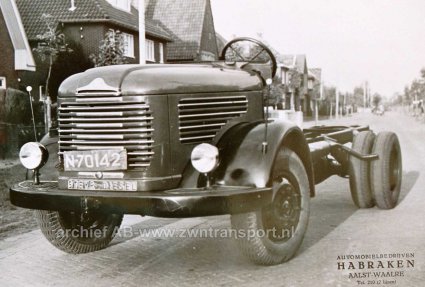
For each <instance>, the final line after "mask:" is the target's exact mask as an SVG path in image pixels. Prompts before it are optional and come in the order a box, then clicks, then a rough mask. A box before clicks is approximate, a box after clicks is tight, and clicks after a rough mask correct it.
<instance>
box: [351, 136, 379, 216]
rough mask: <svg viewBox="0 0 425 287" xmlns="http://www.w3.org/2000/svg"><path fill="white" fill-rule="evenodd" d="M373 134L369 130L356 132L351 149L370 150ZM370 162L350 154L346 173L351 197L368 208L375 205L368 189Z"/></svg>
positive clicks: (359, 205) (364, 152)
mask: <svg viewBox="0 0 425 287" xmlns="http://www.w3.org/2000/svg"><path fill="white" fill-rule="evenodd" d="M374 139H375V135H374V134H373V133H372V132H371V131H363V132H360V133H358V134H357V135H356V136H355V137H354V140H353V146H352V149H353V150H354V151H356V152H359V153H361V154H370V153H371V152H372V147H373V142H374ZM369 170H370V163H369V162H368V161H365V160H361V159H358V158H356V157H354V156H350V160H349V165H348V175H349V180H350V191H351V197H352V198H353V202H354V204H355V205H356V206H357V207H359V208H370V207H373V206H374V205H375V203H374V200H373V196H372V191H371V189H370V172H369Z"/></svg>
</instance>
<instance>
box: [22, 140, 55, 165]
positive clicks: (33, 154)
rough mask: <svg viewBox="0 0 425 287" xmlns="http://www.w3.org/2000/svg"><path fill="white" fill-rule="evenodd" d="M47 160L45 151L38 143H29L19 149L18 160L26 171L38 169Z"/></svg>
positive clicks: (47, 156) (47, 155)
mask: <svg viewBox="0 0 425 287" xmlns="http://www.w3.org/2000/svg"><path fill="white" fill-rule="evenodd" d="M48 158H49V153H48V152H47V149H46V148H45V147H44V146H43V145H42V144H39V143H36V142H29V143H26V144H24V145H23V146H22V147H21V151H20V152H19V159H20V160H21V163H22V165H23V166H24V167H26V168H27V169H38V168H40V167H42V166H43V165H44V164H45V163H46V162H47V159H48Z"/></svg>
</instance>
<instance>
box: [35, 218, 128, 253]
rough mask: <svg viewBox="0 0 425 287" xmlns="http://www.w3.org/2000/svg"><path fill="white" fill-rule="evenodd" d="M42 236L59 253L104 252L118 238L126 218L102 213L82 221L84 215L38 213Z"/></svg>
mask: <svg viewBox="0 0 425 287" xmlns="http://www.w3.org/2000/svg"><path fill="white" fill-rule="evenodd" d="M35 215H36V219H37V222H38V225H39V226H40V229H41V232H42V233H43V235H44V236H45V237H46V238H47V240H49V242H50V243H51V244H52V245H53V246H55V247H57V248H58V249H60V250H62V251H65V252H67V253H72V254H81V253H88V252H93V251H97V250H101V249H104V248H106V247H107V246H108V244H109V243H110V242H111V240H112V239H113V238H114V236H115V234H116V232H117V231H118V228H119V226H120V225H121V221H122V218H123V216H122V215H118V214H106V213H101V212H96V213H89V215H88V219H87V220H85V221H82V219H81V213H74V212H61V211H46V210H36V211H35Z"/></svg>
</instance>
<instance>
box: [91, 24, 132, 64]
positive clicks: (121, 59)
mask: <svg viewBox="0 0 425 287" xmlns="http://www.w3.org/2000/svg"><path fill="white" fill-rule="evenodd" d="M90 60H91V61H92V62H93V64H94V65H95V67H101V66H110V65H120V64H126V63H127V59H126V57H125V56H124V37H123V35H122V34H121V32H120V31H119V30H117V31H114V30H109V31H108V32H106V34H105V38H104V39H103V40H102V41H101V44H100V46H99V53H98V54H97V55H94V54H91V55H90Z"/></svg>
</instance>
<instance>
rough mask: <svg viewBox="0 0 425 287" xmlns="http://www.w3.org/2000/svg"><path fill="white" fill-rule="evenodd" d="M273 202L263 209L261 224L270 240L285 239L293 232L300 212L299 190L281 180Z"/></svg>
mask: <svg viewBox="0 0 425 287" xmlns="http://www.w3.org/2000/svg"><path fill="white" fill-rule="evenodd" d="M276 190H277V191H276V195H275V198H274V200H273V203H272V204H271V205H270V206H268V207H266V208H265V209H264V210H263V225H264V227H265V229H266V232H267V234H268V237H269V239H270V240H272V241H287V240H288V239H290V238H291V237H292V235H293V234H294V232H295V230H296V228H297V226H298V221H299V218H300V213H301V196H300V193H299V190H298V189H297V188H296V187H294V186H293V185H291V184H290V183H289V182H288V181H286V180H283V181H282V182H280V183H278V184H277V186H276Z"/></svg>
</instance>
